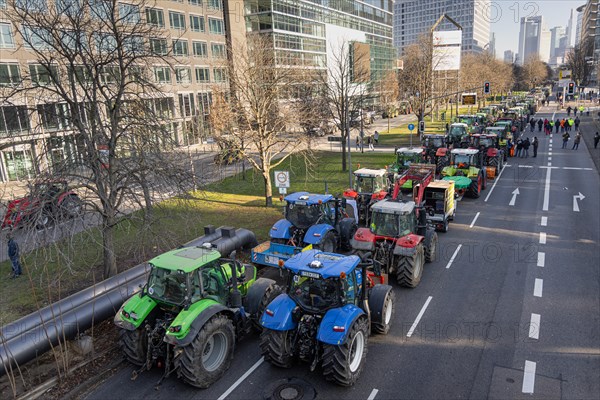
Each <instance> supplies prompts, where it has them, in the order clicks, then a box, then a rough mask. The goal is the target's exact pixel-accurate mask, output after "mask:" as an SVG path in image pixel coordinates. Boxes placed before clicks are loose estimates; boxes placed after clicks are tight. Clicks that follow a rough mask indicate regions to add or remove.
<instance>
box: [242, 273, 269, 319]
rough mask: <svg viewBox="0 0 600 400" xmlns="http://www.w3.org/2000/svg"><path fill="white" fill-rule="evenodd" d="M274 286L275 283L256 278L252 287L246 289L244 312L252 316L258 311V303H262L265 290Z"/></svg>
mask: <svg viewBox="0 0 600 400" xmlns="http://www.w3.org/2000/svg"><path fill="white" fill-rule="evenodd" d="M272 285H275V281H274V280H272V279H267V278H258V279H257V280H256V281H255V282H254V283H253V284H252V286H250V288H249V289H248V294H247V295H246V299H245V300H246V312H247V313H248V314H250V315H254V314H256V313H257V312H258V311H259V308H260V303H261V302H262V299H263V296H264V295H265V292H266V290H267V289H268V288H269V287H271V286H272Z"/></svg>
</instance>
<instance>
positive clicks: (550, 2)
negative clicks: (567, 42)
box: [487, 0, 586, 59]
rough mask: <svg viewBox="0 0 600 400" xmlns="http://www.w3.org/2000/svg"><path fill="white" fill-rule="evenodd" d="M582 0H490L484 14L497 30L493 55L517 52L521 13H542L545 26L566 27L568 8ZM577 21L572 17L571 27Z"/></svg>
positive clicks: (528, 14)
mask: <svg viewBox="0 0 600 400" xmlns="http://www.w3.org/2000/svg"><path fill="white" fill-rule="evenodd" d="M585 3H586V1H585V0H543V1H514V0H491V7H490V11H489V13H488V14H487V15H489V18H490V22H491V25H492V32H494V33H496V57H498V58H500V59H502V58H503V57H504V50H512V51H514V52H515V53H516V52H517V48H518V47H519V28H520V26H519V22H520V20H521V17H528V16H536V15H542V16H543V17H544V21H545V24H546V27H547V28H548V29H550V28H553V27H555V26H564V27H566V26H567V23H568V20H569V15H570V12H571V8H577V7H579V6H581V5H583V4H585ZM576 15H577V13H575V16H576ZM576 24H577V18H575V21H574V27H573V31H575V26H576ZM573 34H575V32H573Z"/></svg>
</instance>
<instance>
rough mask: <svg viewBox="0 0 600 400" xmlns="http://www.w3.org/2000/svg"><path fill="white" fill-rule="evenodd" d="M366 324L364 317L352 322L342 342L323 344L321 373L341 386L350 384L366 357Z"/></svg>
mask: <svg viewBox="0 0 600 400" xmlns="http://www.w3.org/2000/svg"><path fill="white" fill-rule="evenodd" d="M367 340H368V326H367V320H366V318H358V319H357V320H356V321H354V323H353V324H352V327H351V328H350V332H349V333H348V336H346V340H345V341H344V343H343V344H341V345H338V346H335V345H329V344H328V345H324V346H323V375H324V376H325V379H327V380H328V381H332V382H335V383H337V384H338V385H341V386H352V385H353V384H354V383H355V382H356V380H357V379H358V377H359V376H360V373H361V371H362V369H363V367H364V365H365V359H366V358H367Z"/></svg>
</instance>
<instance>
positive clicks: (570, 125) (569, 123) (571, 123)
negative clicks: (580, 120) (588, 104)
mask: <svg viewBox="0 0 600 400" xmlns="http://www.w3.org/2000/svg"><path fill="white" fill-rule="evenodd" d="M567 123H568V125H569V132H571V131H572V130H573V125H574V124H575V120H574V119H573V118H569V120H568V121H567Z"/></svg>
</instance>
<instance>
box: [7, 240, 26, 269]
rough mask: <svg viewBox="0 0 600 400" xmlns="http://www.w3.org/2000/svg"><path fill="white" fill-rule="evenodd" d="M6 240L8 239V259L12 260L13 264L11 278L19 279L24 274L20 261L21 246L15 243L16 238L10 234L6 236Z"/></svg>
mask: <svg viewBox="0 0 600 400" xmlns="http://www.w3.org/2000/svg"><path fill="white" fill-rule="evenodd" d="M6 239H8V243H7V245H8V258H10V262H11V264H12V274H11V276H10V278H11V279H14V278H17V277H19V276H20V275H21V273H22V272H21V261H20V260H19V258H20V257H19V244H18V243H17V242H16V241H15V238H14V237H13V235H12V233H10V232H9V233H8V234H7V235H6Z"/></svg>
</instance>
